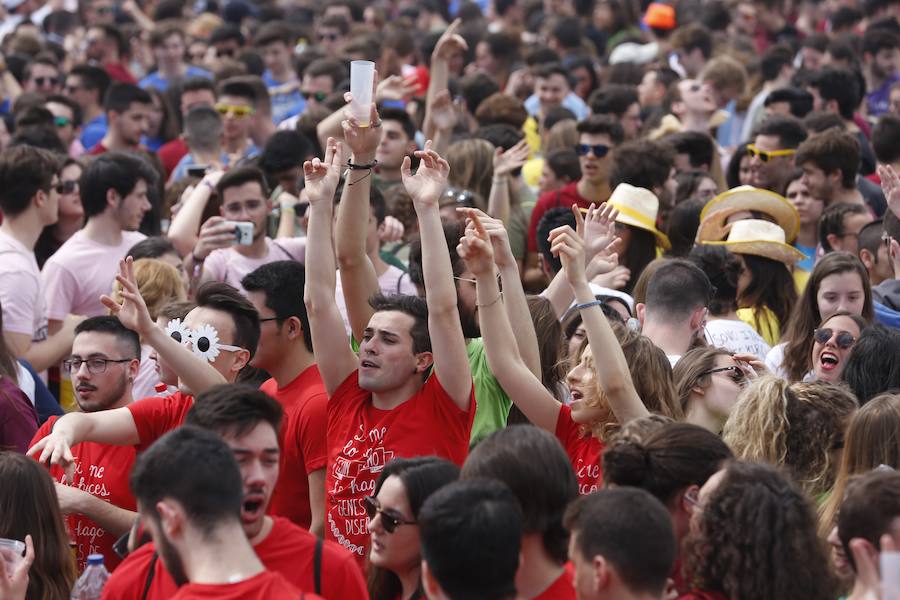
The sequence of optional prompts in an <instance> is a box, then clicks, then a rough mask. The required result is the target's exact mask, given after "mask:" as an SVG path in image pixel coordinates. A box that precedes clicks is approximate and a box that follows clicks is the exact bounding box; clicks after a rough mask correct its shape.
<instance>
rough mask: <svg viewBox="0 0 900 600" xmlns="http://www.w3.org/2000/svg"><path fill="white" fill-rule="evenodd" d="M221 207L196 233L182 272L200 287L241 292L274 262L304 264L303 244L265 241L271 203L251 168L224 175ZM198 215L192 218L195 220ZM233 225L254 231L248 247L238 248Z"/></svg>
mask: <svg viewBox="0 0 900 600" xmlns="http://www.w3.org/2000/svg"><path fill="white" fill-rule="evenodd" d="M215 187H216V193H217V194H218V196H219V198H220V199H221V202H222V205H221V208H220V209H219V215H220V216H216V217H210V218H209V219H207V221H206V222H205V223H203V226H202V227H201V228H200V235H199V237H198V238H197V241H196V244H195V245H194V248H193V250H192V251H191V253H190V254H189V255H188V256H187V257H186V258H185V269H186V270H187V272H188V273H194V275H195V279H197V278H199V280H200V281H201V282H207V281H223V282H225V283H228V284H229V285H231V286H232V287H235V288H237V289H239V290H243V287H242V286H241V280H242V279H243V278H244V277H245V276H246V275H247V274H248V273H250V272H251V271H253V270H254V269H256V268H257V267H260V266H262V265H264V264H266V263H270V262H274V261H276V260H295V261H299V262H303V253H304V250H305V248H306V240H305V239H303V238H281V239H278V240H273V239H272V238H270V237H269V235H268V219H269V211H271V210H272V201H271V200H270V199H269V188H268V186H267V184H266V178H265V175H264V174H263V172H262V171H260V170H259V169H258V168H256V167H237V168H234V169H231V170H229V171H227V172H226V173H225V174H224V175H221V178H220V179H219V180H218V183H217V184H216V186H215ZM199 216H200V215H197V217H198V218H199ZM235 223H241V224H245V223H250V224H251V225H252V227H253V231H252V237H251V239H250V240H249V241H250V243H249V244H247V243H237V239H236V235H237V231H236V228H235V227H236V226H235Z"/></svg>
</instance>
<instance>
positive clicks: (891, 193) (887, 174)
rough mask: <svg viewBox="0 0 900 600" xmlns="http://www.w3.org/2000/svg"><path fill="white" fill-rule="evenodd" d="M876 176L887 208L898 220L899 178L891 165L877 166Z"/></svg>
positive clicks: (899, 206)
mask: <svg viewBox="0 0 900 600" xmlns="http://www.w3.org/2000/svg"><path fill="white" fill-rule="evenodd" d="M878 176H879V177H880V178H881V189H882V191H883V192H884V198H885V200H887V205H888V208H890V209H891V212H893V213H894V214H895V215H896V216H897V218H900V176H898V175H897V171H895V170H894V167H892V166H891V165H878Z"/></svg>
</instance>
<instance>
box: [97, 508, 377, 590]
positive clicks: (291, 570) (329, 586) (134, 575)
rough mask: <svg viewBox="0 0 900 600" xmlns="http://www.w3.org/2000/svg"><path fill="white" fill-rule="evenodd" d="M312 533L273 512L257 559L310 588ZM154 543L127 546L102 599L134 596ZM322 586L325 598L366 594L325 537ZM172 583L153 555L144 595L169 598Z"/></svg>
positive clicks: (344, 555)
mask: <svg viewBox="0 0 900 600" xmlns="http://www.w3.org/2000/svg"><path fill="white" fill-rule="evenodd" d="M315 547H316V537H315V536H314V535H313V534H311V533H310V532H308V531H306V530H305V529H303V528H301V527H298V526H297V525H294V524H293V523H291V522H290V521H288V520H287V519H284V518H276V519H275V521H274V524H273V525H272V531H270V532H269V535H267V536H266V537H265V538H264V539H263V540H262V541H261V542H260V543H258V544H257V545H256V546H254V548H253V549H254V550H255V551H256V555H257V556H258V557H259V560H261V561H262V563H263V564H264V565H265V566H266V569H268V570H269V571H275V572H277V573H281V574H282V575H283V576H284V577H286V578H287V580H288V581H289V582H290V583H291V584H292V585H294V586H296V587H297V588H299V589H302V590H310V591H314V590H315V571H314V569H313V566H314V564H315V563H314V560H313V559H314V554H315ZM154 551H155V548H154V546H153V544H152V543H150V544H145V545H143V546H141V547H140V548H138V549H137V550H135V551H134V552H132V553H131V554H130V555H129V556H128V558H126V559H125V562H123V563H122V566H120V567H119V568H118V569H117V570H116V572H115V573H113V575H112V577H110V579H109V581H107V583H106V586H105V587H104V588H103V600H140V598H141V596H142V594H143V591H144V586H145V585H146V582H147V575H148V574H149V571H150V563H151V562H152V560H153V553H154ZM321 574H322V575H321V577H322V580H321V581H322V591H321V593H320V595H321V596H322V597H324V598H327V599H328V600H358V599H359V598H367V597H368V592H367V591H366V582H365V581H364V579H363V576H362V572H361V571H360V569H359V567H358V566H357V564H356V561H355V560H353V557H352V556H351V555H350V553H348V552H347V551H346V550H344V549H343V548H341V547H340V546H338V545H337V544H335V543H334V542H329V541H326V542H325V543H324V545H323V546H322V571H321ZM177 590H178V587H177V586H176V585H175V582H174V581H173V580H172V576H171V575H169V573H168V571H166V570H165V568H164V567H163V565H162V562H161V561H159V560H157V561H156V564H155V565H154V567H153V582H152V584H151V585H150V589H149V591H148V592H147V600H165V599H168V598H171V597H172V596H173V595H174V594H175V592H176V591H177Z"/></svg>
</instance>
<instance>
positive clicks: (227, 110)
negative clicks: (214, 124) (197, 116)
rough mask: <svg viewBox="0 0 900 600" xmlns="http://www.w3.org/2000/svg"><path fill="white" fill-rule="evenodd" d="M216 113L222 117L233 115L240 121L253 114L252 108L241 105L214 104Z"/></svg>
mask: <svg viewBox="0 0 900 600" xmlns="http://www.w3.org/2000/svg"><path fill="white" fill-rule="evenodd" d="M216 111H218V113H219V114H220V115H222V116H223V117H227V116H228V115H234V116H235V117H236V118H238V119H242V118H244V117H249V116H250V115H252V114H253V107H252V106H245V105H242V104H216Z"/></svg>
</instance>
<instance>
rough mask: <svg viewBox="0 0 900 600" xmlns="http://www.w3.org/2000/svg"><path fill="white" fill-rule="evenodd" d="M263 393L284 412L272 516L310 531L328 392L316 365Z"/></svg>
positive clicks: (321, 460) (324, 453)
mask: <svg viewBox="0 0 900 600" xmlns="http://www.w3.org/2000/svg"><path fill="white" fill-rule="evenodd" d="M259 389H260V390H262V391H263V392H265V393H267V394H269V395H270V396H272V397H273V398H275V399H276V400H278V403H279V404H281V406H282V408H284V418H283V419H282V421H281V431H280V432H279V436H278V437H279V438H280V439H279V444H280V446H281V459H280V465H279V475H278V483H277V484H275V490H274V491H273V492H272V501H271V502H270V503H269V511H268V512H269V514H271V515H280V516H282V517H287V518H288V519H290V520H291V521H293V522H294V523H296V524H297V525H300V526H301V527H305V528H306V529H309V523H310V520H311V511H310V506H309V479H308V477H309V474H310V473H312V472H313V471H318V470H319V469H324V468H325V459H326V457H327V454H328V448H327V445H326V444H325V427H326V421H327V419H326V415H325V413H326V406H327V405H328V392H326V391H325V384H324V383H322V376H321V375H320V374H319V368H318V367H317V366H316V365H312V366H311V367H309V368H307V369H306V370H304V371H303V372H302V373H300V375H298V376H297V377H296V378H295V379H294V380H293V381H292V382H290V383H289V384H287V385H286V386H285V387H283V388H279V387H278V384H277V383H276V382H275V380H274V379H269V380H268V381H266V382H265V383H263V384H262V385H261V386H260V387H259Z"/></svg>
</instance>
